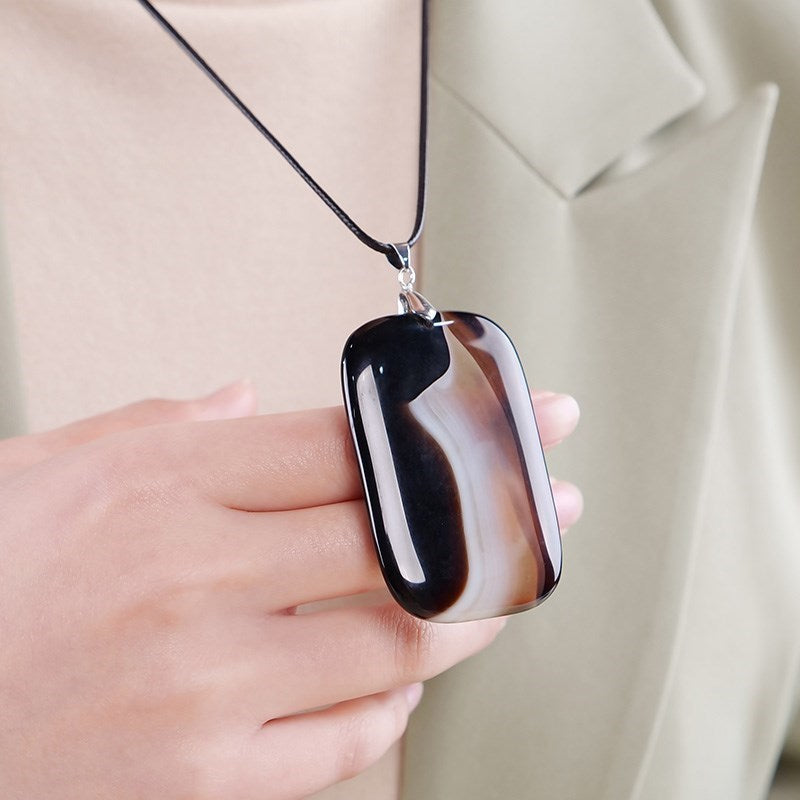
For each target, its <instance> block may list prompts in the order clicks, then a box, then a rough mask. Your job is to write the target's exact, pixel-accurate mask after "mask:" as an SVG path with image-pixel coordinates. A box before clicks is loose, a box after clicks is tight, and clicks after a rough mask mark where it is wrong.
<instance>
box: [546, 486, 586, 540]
mask: <svg viewBox="0 0 800 800" xmlns="http://www.w3.org/2000/svg"><path fill="white" fill-rule="evenodd" d="M552 486H553V499H554V500H555V503H556V509H557V511H558V521H559V524H560V527H561V530H562V532H563V531H564V530H565V529H566V528H569V527H571V526H572V525H574V524H575V523H576V522H577V521H578V520H579V519H580V516H581V514H583V494H582V492H581V490H580V489H579V488H578V487H577V486H575V484H574V483H568V482H567V481H559V480H555V479H554V480H553V483H552Z"/></svg>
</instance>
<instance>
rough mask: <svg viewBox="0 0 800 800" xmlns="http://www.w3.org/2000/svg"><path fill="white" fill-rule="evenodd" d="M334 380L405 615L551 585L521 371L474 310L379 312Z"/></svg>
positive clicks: (464, 614) (448, 613)
mask: <svg viewBox="0 0 800 800" xmlns="http://www.w3.org/2000/svg"><path fill="white" fill-rule="evenodd" d="M342 384H343V390H344V398H345V406H346V409H347V412H348V416H349V420H350V430H351V433H352V436H353V442H354V444H355V449H356V454H357V457H358V462H359V467H360V471H361V479H362V483H363V486H364V493H365V496H366V502H367V509H368V511H369V517H370V522H371V525H372V533H373V536H374V540H375V545H376V548H377V552H378V559H379V561H380V565H381V569H382V571H383V576H384V578H385V580H386V583H387V585H388V587H389V590H390V591H391V593H392V595H393V596H394V597H395V599H396V600H397V601H398V603H400V605H401V606H402V607H403V608H404V609H405V610H406V611H408V612H409V613H411V614H414V615H415V616H417V617H422V618H424V619H429V620H432V621H436V622H460V621H463V620H470V619H481V618H484V617H494V616H501V615H505V614H513V613H515V612H518V611H524V610H526V609H528V608H532V607H533V606H535V605H537V604H538V603H540V602H541V601H542V600H544V599H545V598H546V597H547V596H548V595H549V594H550V593H551V592H552V591H553V589H554V588H555V586H556V584H557V583H558V579H559V576H560V574H561V538H560V535H559V530H558V520H557V518H556V510H555V504H554V502H553V495H552V491H551V488H550V481H549V478H548V474H547V467H546V465H545V459H544V454H543V452H542V446H541V442H540V440H539V432H538V430H537V427H536V420H535V418H534V413H533V404H532V402H531V397H530V392H529V389H528V385H527V382H526V380H525V375H524V373H523V369H522V365H521V363H520V360H519V356H518V355H517V352H516V350H515V348H514V345H513V344H512V342H511V340H510V339H509V337H508V336H507V334H506V333H505V332H504V331H503V330H502V329H501V328H500V327H499V326H498V325H496V324H495V323H494V322H492V321H491V320H489V319H487V318H486V317H482V316H479V315H478V314H469V313H465V312H460V311H442V312H436V314H435V316H434V317H433V319H432V320H429V319H427V318H426V317H425V316H423V315H421V314H416V313H410V312H409V313H404V314H397V315H394V316H390V317H381V318H380V319H375V320H372V321H371V322H368V323H366V324H365V325H363V326H362V327H360V328H359V329H358V330H357V331H355V332H354V333H353V334H352V335H351V336H350V338H349V339H348V340H347V343H346V344H345V347H344V353H343V355H342Z"/></svg>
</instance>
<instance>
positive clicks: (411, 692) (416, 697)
mask: <svg viewBox="0 0 800 800" xmlns="http://www.w3.org/2000/svg"><path fill="white" fill-rule="evenodd" d="M423 689H424V687H423V685H422V684H421V683H412V684H411V685H410V686H406V687H405V689H404V691H405V693H406V701H407V702H408V708H409V711H413V710H414V709H415V708H416V707H417V706H418V705H419V701H420V700H422V692H423Z"/></svg>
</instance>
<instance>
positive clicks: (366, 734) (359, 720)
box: [337, 708, 386, 780]
mask: <svg viewBox="0 0 800 800" xmlns="http://www.w3.org/2000/svg"><path fill="white" fill-rule="evenodd" d="M382 712H383V713H382ZM384 719H385V711H384V710H383V709H377V708H370V710H368V711H361V712H359V713H357V714H353V715H351V716H350V717H348V719H347V722H346V723H345V725H344V730H343V731H342V737H341V742H342V746H341V750H340V751H339V766H338V769H337V773H338V777H339V780H348V779H349V778H354V777H355V776H356V775H360V774H361V773H362V772H363V771H364V770H365V769H367V767H369V766H370V765H372V764H373V763H374V762H375V761H377V759H378V757H379V756H380V755H381V753H382V752H383V750H384V747H385V744H384V743H385V740H386V736H385V733H384V731H385V728H386V724H385V722H384Z"/></svg>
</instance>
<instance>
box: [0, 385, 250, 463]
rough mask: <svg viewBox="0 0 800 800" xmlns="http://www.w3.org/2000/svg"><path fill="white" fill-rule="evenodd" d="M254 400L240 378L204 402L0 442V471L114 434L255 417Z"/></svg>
mask: <svg viewBox="0 0 800 800" xmlns="http://www.w3.org/2000/svg"><path fill="white" fill-rule="evenodd" d="M257 409H258V397H257V395H256V391H255V387H254V386H253V384H252V382H251V381H250V380H249V379H247V378H243V379H241V380H238V381H235V382H234V383H230V384H228V385H227V386H223V387H222V388H221V389H217V390H216V391H214V392H212V393H211V394H209V395H206V396H205V397H199V398H194V399H191V400H170V399H166V398H160V397H157V398H149V399H147V400H139V401H137V402H135V403H130V404H128V405H125V406H121V407H119V408H115V409H112V410H111V411H106V412H104V413H102V414H97V415H95V416H93V417H86V418H85V419H80V420H77V421H75V422H70V423H68V424H67V425H63V426H61V427H60V428H53V429H52V430H49V431H43V432H41V433H34V434H30V435H27V436H16V437H14V438H12V439H6V440H5V441H0V471H2V472H8V469H9V468H23V467H26V466H29V465H31V464H34V463H36V462H37V461H43V460H44V459H45V458H49V457H50V456H53V455H55V454H56V453H59V452H61V451H62V450H67V449H69V448H71V447H76V446H77V445H80V444H83V443H85V442H89V441H91V440H93V439H99V438H100V437H102V436H107V435H109V434H111V433H116V432H117V431H123V430H130V429H132V428H142V427H145V426H147V425H156V424H159V423H163V422H188V421H191V420H210V419H234V418H235V417H246V416H250V415H251V414H255V413H256V411H257Z"/></svg>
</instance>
